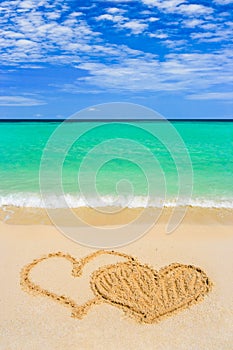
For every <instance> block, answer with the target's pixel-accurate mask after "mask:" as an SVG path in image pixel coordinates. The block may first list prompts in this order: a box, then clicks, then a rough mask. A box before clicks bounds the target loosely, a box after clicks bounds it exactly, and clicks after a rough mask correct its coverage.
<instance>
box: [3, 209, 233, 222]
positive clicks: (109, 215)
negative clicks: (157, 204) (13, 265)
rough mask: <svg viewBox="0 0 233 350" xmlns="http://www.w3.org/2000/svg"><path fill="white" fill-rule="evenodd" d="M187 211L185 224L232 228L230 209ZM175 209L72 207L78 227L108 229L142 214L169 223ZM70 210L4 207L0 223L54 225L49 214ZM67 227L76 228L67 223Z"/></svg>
mask: <svg viewBox="0 0 233 350" xmlns="http://www.w3.org/2000/svg"><path fill="white" fill-rule="evenodd" d="M179 208H183V209H185V208H186V213H185V216H184V218H183V220H182V223H183V224H186V223H192V224H194V225H195V224H197V223H200V224H203V225H209V224H210V225H212V224H216V225H233V209H231V208H203V207H194V206H187V207H179ZM174 209H175V208H172V207H165V208H106V207H105V208H89V207H80V208H71V209H68V211H69V210H71V211H72V212H73V214H74V215H75V216H77V217H78V218H79V219H80V220H81V221H82V222H81V223H80V224H79V225H78V226H86V225H93V226H105V225H107V226H109V225H123V224H127V223H130V222H133V221H134V220H135V219H137V218H138V217H139V216H140V215H141V214H142V213H143V215H144V220H146V221H148V222H151V221H153V218H155V223H156V224H157V223H164V222H168V221H169V218H170V217H171V215H172V212H173V210H174ZM66 210H67V209H47V210H46V209H44V208H32V207H15V206H4V207H1V208H0V221H2V222H4V223H6V224H9V225H53V223H52V221H51V219H50V218H49V213H51V214H52V215H56V216H59V217H63V218H64V220H65V218H66ZM66 224H67V225H70V226H75V225H77V222H76V221H75V222H74V224H72V223H69V222H68V223H67V222H66Z"/></svg>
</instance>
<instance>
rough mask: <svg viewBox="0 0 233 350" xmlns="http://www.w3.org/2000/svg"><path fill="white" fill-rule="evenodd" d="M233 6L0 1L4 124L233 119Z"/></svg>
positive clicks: (201, 0)
mask: <svg viewBox="0 0 233 350" xmlns="http://www.w3.org/2000/svg"><path fill="white" fill-rule="evenodd" d="M232 18H233V0H214V1H207V0H196V1H189V0H186V1H185V0H184V1H183V0H138V1H133V0H125V1H123V0H122V1H119V0H111V1H110V0H95V1H94V0H92V1H91V0H85V1H79V0H6V1H0V22H1V25H0V28H1V35H0V50H1V56H0V61H1V66H0V67H1V68H0V75H1V77H0V79H1V80H0V118H38V119H43V118H65V117H68V116H69V115H71V114H73V113H75V112H77V111H78V110H80V109H82V108H85V107H89V106H91V105H95V104H99V103H106V102H121V101H122V102H130V103H138V104H142V105H144V106H148V107H150V108H153V109H155V110H156V111H158V112H159V113H161V114H163V115H164V116H165V117H166V118H233V89H232V87H233V34H232V33H233V21H232Z"/></svg>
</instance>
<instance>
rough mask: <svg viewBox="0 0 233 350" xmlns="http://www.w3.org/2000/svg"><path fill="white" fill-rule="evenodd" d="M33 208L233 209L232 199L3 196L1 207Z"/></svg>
mask: <svg viewBox="0 0 233 350" xmlns="http://www.w3.org/2000/svg"><path fill="white" fill-rule="evenodd" d="M6 206H15V207H28V208H29V207H31V208H48V209H58V208H66V207H70V208H79V207H93V208H100V207H101V208H103V207H122V208H149V207H155V208H161V207H171V208H172V207H175V206H192V207H202V208H228V209H233V198H230V199H229V198H218V199H207V198H193V199H188V198H183V199H179V200H177V199H176V198H170V199H166V200H163V199H160V198H156V199H154V198H153V199H152V198H148V197H147V196H133V197H131V198H129V197H123V196H121V197H117V196H112V195H107V196H101V197H99V198H93V197H89V198H84V197H81V196H75V195H73V194H65V195H64V196H56V195H52V194H48V195H47V197H46V198H45V200H44V199H43V198H42V197H41V195H40V194H36V193H11V194H5V195H0V207H3V208H4V207H6Z"/></svg>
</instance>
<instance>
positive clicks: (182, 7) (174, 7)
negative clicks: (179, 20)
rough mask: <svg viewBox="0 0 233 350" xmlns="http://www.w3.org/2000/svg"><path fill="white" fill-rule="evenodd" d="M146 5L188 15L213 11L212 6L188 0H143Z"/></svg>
mask: <svg viewBox="0 0 233 350" xmlns="http://www.w3.org/2000/svg"><path fill="white" fill-rule="evenodd" d="M141 1H142V3H143V4H144V5H147V6H149V7H157V8H158V9H159V10H160V11H164V12H167V13H179V14H182V15H186V16H190V15H192V16H199V15H206V14H210V13H212V12H213V9H212V8H211V7H207V6H204V5H199V4H188V3H187V1H186V0H141Z"/></svg>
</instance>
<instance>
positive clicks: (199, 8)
mask: <svg viewBox="0 0 233 350" xmlns="http://www.w3.org/2000/svg"><path fill="white" fill-rule="evenodd" d="M177 12H179V13H181V14H184V15H193V16H198V15H208V14H210V13H212V12H213V9H212V8H211V7H207V6H203V5H197V4H188V5H185V4H184V5H180V6H179V7H178V8H177Z"/></svg>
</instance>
